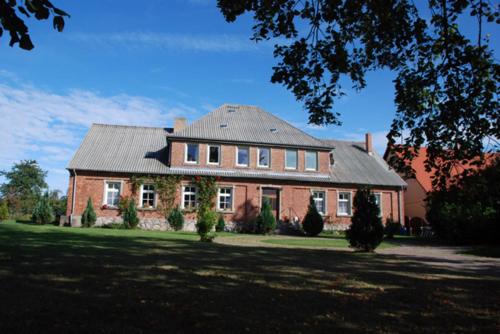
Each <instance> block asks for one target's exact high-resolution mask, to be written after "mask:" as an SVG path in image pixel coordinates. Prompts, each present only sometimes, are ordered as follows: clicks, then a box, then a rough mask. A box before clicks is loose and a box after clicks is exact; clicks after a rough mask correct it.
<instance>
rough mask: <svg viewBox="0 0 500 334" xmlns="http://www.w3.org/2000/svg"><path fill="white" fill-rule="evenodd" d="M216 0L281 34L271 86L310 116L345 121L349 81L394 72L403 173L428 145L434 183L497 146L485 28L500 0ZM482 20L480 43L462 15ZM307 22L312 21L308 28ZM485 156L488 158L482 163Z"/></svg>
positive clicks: (259, 27) (229, 16) (229, 12)
mask: <svg viewBox="0 0 500 334" xmlns="http://www.w3.org/2000/svg"><path fill="white" fill-rule="evenodd" d="M415 3H418V2H414V1H411V0H394V1H367V0H337V1H324V0H309V1H296V0H288V1H286V0H270V1H258V0H242V1H232V0H218V2H217V6H218V7H219V9H220V10H221V12H222V14H223V15H224V17H225V19H226V21H228V22H233V21H235V20H236V19H237V18H238V17H239V16H242V15H243V14H245V13H251V14H253V18H254V22H255V24H254V26H253V36H252V39H253V40H255V41H262V40H268V39H271V38H275V39H276V40H277V44H276V45H275V47H274V56H275V58H277V60H278V64H277V65H276V66H275V67H274V68H273V70H274V73H273V76H272V78H271V81H272V82H273V83H280V84H283V85H284V86H285V87H286V88H287V89H289V90H290V91H292V92H293V94H294V95H295V97H296V98H297V100H299V101H302V102H303V103H304V105H305V108H306V109H307V110H308V112H309V122H310V123H312V124H316V125H328V124H337V125H340V124H341V122H340V118H339V116H340V115H339V113H338V112H335V111H334V110H333V106H334V101H335V99H336V98H339V97H341V96H342V95H344V91H343V87H342V85H341V83H342V82H343V81H344V80H345V79H350V81H351V82H352V84H353V87H354V88H355V89H356V90H361V89H363V88H364V87H365V86H366V81H365V74H366V73H367V72H368V71H374V70H380V69H386V70H390V71H393V72H395V74H396V79H395V80H394V85H395V91H396V94H395V104H396V116H395V119H394V121H393V123H392V125H391V131H390V133H389V134H388V139H389V143H391V144H395V142H396V140H397V139H398V138H402V136H403V134H404V135H405V138H404V141H403V143H404V145H398V146H396V145H392V148H393V150H399V151H400V152H401V153H402V155H393V156H394V157H395V158H400V159H399V167H400V170H401V171H404V172H406V173H411V172H412V170H411V167H410V164H409V162H410V160H411V159H413V158H414V157H415V155H416V154H418V152H417V151H418V150H417V151H416V150H412V148H415V147H416V148H418V147H420V146H421V145H422V144H424V143H426V145H427V146H428V153H429V156H428V158H427V161H426V164H427V166H428V168H435V170H436V172H435V174H436V176H437V178H436V184H438V183H442V182H443V180H444V179H446V178H447V177H448V176H449V173H450V169H451V168H453V166H454V165H456V164H457V163H458V162H460V161H463V160H472V159H475V158H476V157H478V156H482V153H483V151H484V149H488V148H487V147H485V146H484V145H483V143H484V141H485V139H489V140H491V141H492V142H494V143H495V144H494V145H493V148H491V149H494V150H497V151H498V141H497V140H498V138H499V137H500V122H498V118H499V110H500V109H499V103H498V99H497V98H496V97H497V90H498V78H499V76H500V67H499V66H498V63H497V62H496V60H495V58H494V54H493V52H492V50H491V49H490V47H489V37H488V36H487V35H484V33H483V31H484V29H486V27H491V28H492V29H495V26H494V25H495V24H498V23H499V12H498V6H495V5H493V4H492V2H490V1H484V0H462V1H450V0H439V1H438V0H429V1H428V3H427V5H426V6H425V5H420V6H421V7H420V8H418V7H417V6H416V4H415ZM468 16H469V17H472V18H473V19H476V20H477V30H476V31H475V33H476V36H474V37H475V38H474V40H471V39H469V38H468V37H467V36H468V35H470V31H468V29H467V28H466V25H465V24H464V23H463V22H466V21H467V17H468ZM304 27H305V28H304ZM479 163H481V162H479Z"/></svg>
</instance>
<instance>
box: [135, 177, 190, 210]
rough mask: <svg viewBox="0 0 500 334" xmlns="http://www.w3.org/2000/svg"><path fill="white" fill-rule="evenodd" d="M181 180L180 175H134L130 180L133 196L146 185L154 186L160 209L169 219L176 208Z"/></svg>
mask: <svg viewBox="0 0 500 334" xmlns="http://www.w3.org/2000/svg"><path fill="white" fill-rule="evenodd" d="M181 179H182V177H181V176H180V175H164V176H150V175H148V176H135V175H134V176H132V177H131V178H130V183H131V184H132V194H134V195H136V194H137V191H138V190H139V188H140V187H141V185H143V184H145V183H151V184H153V185H154V187H155V191H156V193H157V196H158V205H157V206H158V209H159V210H161V211H163V214H164V215H165V216H166V217H167V216H168V215H169V214H170V212H171V211H172V209H173V208H174V203H175V195H176V192H177V187H178V185H179V183H180V182H181Z"/></svg>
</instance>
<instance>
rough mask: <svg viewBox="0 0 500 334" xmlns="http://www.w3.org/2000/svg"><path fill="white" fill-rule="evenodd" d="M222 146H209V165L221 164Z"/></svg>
mask: <svg viewBox="0 0 500 334" xmlns="http://www.w3.org/2000/svg"><path fill="white" fill-rule="evenodd" d="M220 155H221V154H220V146H219V145H207V164H209V165H218V164H220Z"/></svg>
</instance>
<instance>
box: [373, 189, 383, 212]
mask: <svg viewBox="0 0 500 334" xmlns="http://www.w3.org/2000/svg"><path fill="white" fill-rule="evenodd" d="M373 196H375V203H377V206H378V210H379V212H378V215H379V216H382V194H381V193H374V194H373Z"/></svg>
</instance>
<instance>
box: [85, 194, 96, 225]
mask: <svg viewBox="0 0 500 334" xmlns="http://www.w3.org/2000/svg"><path fill="white" fill-rule="evenodd" d="M96 220H97V216H96V214H95V211H94V205H93V204H92V199H91V198H90V197H89V199H88V200H87V207H86V208H85V210H84V211H83V213H82V227H92V226H94V224H95V222H96Z"/></svg>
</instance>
